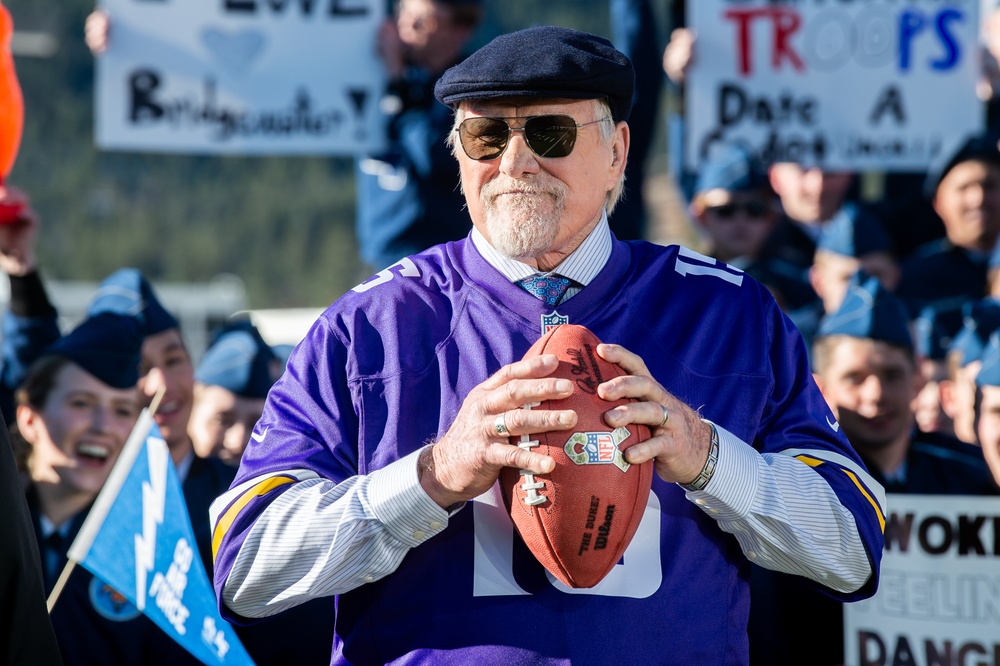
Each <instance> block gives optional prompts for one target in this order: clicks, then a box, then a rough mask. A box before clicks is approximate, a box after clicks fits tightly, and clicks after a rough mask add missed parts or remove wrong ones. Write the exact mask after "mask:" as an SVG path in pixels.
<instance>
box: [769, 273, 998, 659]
mask: <svg viewBox="0 0 1000 666" xmlns="http://www.w3.org/2000/svg"><path fill="white" fill-rule="evenodd" d="M813 367H814V370H815V373H816V378H817V382H818V383H819V385H820V388H821V390H822V391H823V395H824V396H825V397H826V399H827V401H828V402H829V403H830V406H831V407H832V408H833V409H834V411H835V412H836V414H837V419H838V423H839V425H840V427H841V428H842V429H843V431H844V434H846V435H847V438H848V439H849V440H850V442H851V444H853V445H854V448H855V450H856V451H857V452H858V454H859V455H860V456H861V458H862V459H863V460H864V461H865V463H866V465H867V467H868V470H869V472H870V473H871V475H872V476H873V477H875V478H876V479H878V480H879V482H880V483H882V484H883V485H884V487H885V488H886V491H887V492H890V493H894V492H895V493H919V494H940V495H991V494H995V493H996V489H995V486H994V484H993V480H992V478H991V476H990V473H989V470H988V469H987V467H986V463H985V462H984V461H983V457H982V454H981V452H980V451H979V449H977V448H976V447H974V446H971V445H969V444H965V443H963V442H960V441H958V440H957V439H955V438H953V437H948V436H947V435H942V434H940V433H923V432H920V431H919V430H917V428H916V425H915V421H914V416H913V411H912V410H911V408H910V405H911V402H912V400H913V398H914V397H915V396H916V394H917V391H918V389H919V388H920V385H921V383H922V379H921V377H920V375H919V373H918V372H917V367H916V358H915V355H914V345H913V339H912V337H911V335H910V330H909V319H908V316H907V311H906V308H905V306H904V304H903V303H902V301H901V300H900V299H898V298H896V297H895V296H893V295H892V294H891V293H890V292H888V291H887V290H886V289H885V288H884V287H882V285H881V284H879V282H878V280H877V279H875V278H869V279H867V280H866V281H864V282H862V283H860V284H853V285H851V287H850V289H849V290H848V293H847V295H846V297H845V298H844V302H843V304H842V306H841V307H840V309H839V310H838V311H837V312H835V313H833V314H831V315H828V316H827V317H825V318H824V319H823V321H822V322H821V324H820V329H819V332H818V335H817V338H816V341H815V343H814V345H813ZM890 501H891V499H890ZM752 594H753V595H754V596H753V598H754V606H752V607H751V608H752V613H753V616H754V619H755V620H756V621H757V622H758V633H756V634H755V637H759V638H760V641H761V642H763V641H764V640H766V637H767V636H768V630H770V631H771V632H775V633H774V634H773V636H780V638H778V640H774V641H772V643H771V644H770V645H766V646H765V647H767V648H770V649H772V650H773V652H772V653H770V654H768V656H767V658H766V659H762V661H761V663H768V664H806V663H807V664H811V665H817V666H821V665H823V664H830V665H833V664H842V663H843V614H842V608H841V604H840V603H839V602H837V601H835V600H833V599H831V598H830V597H828V596H825V595H820V594H817V593H816V592H815V591H813V590H807V589H806V588H805V587H804V586H802V585H801V584H800V583H799V581H797V580H795V579H793V578H791V577H788V576H782V575H779V574H772V573H771V572H767V571H763V570H757V569H755V570H754V586H753V592H752ZM765 599H766V600H767V601H766V602H765V601H764V600H765ZM758 602H760V603H758ZM761 625H762V626H761Z"/></svg>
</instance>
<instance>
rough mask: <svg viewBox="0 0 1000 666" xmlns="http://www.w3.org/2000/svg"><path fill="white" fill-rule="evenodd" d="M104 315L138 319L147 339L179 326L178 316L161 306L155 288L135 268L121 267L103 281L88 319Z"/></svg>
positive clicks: (90, 306) (91, 305)
mask: <svg viewBox="0 0 1000 666" xmlns="http://www.w3.org/2000/svg"><path fill="white" fill-rule="evenodd" d="M101 312H111V313H114V314H119V315H124V316H127V317H133V318H135V319H136V321H138V322H139V326H140V330H141V332H142V335H144V336H146V335H156V334H157V333H162V332H163V331H166V330H167V329H170V328H179V327H180V325H179V324H178V323H177V319H176V317H174V316H173V315H172V314H170V313H169V312H167V310H166V308H164V307H163V305H161V304H160V301H159V299H157V298H156V294H155V293H154V292H153V287H152V285H150V284H149V281H148V280H147V279H146V278H145V276H143V274H142V273H140V272H139V270H138V269H136V268H122V269H120V270H117V271H115V272H114V273H112V274H111V275H109V276H108V277H106V278H104V280H103V281H102V282H101V284H100V286H98V288H97V293H96V294H94V297H93V298H92V299H91V301H90V305H88V306H87V316H93V315H96V314H100V313H101Z"/></svg>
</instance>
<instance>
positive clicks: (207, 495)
mask: <svg viewBox="0 0 1000 666" xmlns="http://www.w3.org/2000/svg"><path fill="white" fill-rule="evenodd" d="M88 312H89V313H91V314H92V315H94V314H97V313H102V312H111V313H116V314H121V315H128V316H131V317H134V318H135V320H136V322H137V323H138V325H139V327H140V330H141V331H142V332H143V333H144V334H145V338H144V339H143V342H142V359H141V364H140V377H139V388H140V390H141V391H142V392H143V394H144V395H145V397H146V399H147V400H151V399H152V397H153V396H154V395H155V394H156V392H157V391H158V390H159V389H160V387H164V388H165V389H166V392H165V393H164V396H163V399H162V400H161V401H160V408H159V409H158V410H157V413H156V414H155V416H154V418H155V419H156V423H157V425H158V426H159V428H160V433H161V434H162V435H163V438H164V440H165V441H166V443H167V446H168V448H169V449H170V456H171V458H172V459H173V461H174V465H175V466H176V467H177V473H178V477H179V478H180V479H181V483H182V484H183V485H182V488H183V492H184V500H185V502H186V504H187V510H188V515H189V516H190V517H191V525H192V527H193V528H194V534H195V540H196V542H197V545H198V552H199V554H200V555H201V559H202V562H203V563H204V565H205V571H206V572H208V574H209V578H211V576H212V540H211V530H210V524H209V521H208V510H209V507H210V506H211V503H212V502H213V501H214V500H215V498H216V497H218V496H219V495H220V494H222V493H223V492H225V491H226V489H227V488H228V487H229V484H230V482H231V481H232V479H233V477H234V475H235V473H236V469H235V467H233V466H231V465H227V464H226V463H224V462H223V461H221V460H220V459H219V458H217V457H201V456H198V455H196V453H195V449H194V444H193V442H192V438H191V435H190V433H189V425H190V419H191V415H192V409H193V407H194V400H195V398H194V386H195V371H194V365H193V363H192V362H191V356H190V354H189V353H188V350H187V345H186V343H185V342H184V338H183V336H182V335H181V330H180V326H179V324H178V322H177V319H176V318H175V317H174V316H173V315H172V314H170V312H168V311H167V310H166V308H164V307H163V305H162V304H161V303H160V301H159V299H158V298H157V297H156V294H155V293H154V291H153V288H152V285H150V283H149V282H148V281H147V280H146V278H145V277H144V276H143V275H142V273H140V272H139V271H138V270H136V269H134V268H123V269H121V270H119V271H116V272H115V273H113V274H111V275H110V276H108V277H107V278H106V279H105V280H104V281H103V282H102V283H101V285H100V287H99V288H98V290H97V293H96V294H95V295H94V298H93V299H92V301H91V303H90V305H89V307H88ZM210 358H211V357H210ZM241 359H242V360H245V357H241ZM231 360H232V359H231ZM251 360H252V359H251ZM235 371H236V372H237V373H239V371H240V369H239V368H236V369H235ZM244 371H246V369H245V368H244ZM333 617H334V609H333V603H332V601H331V600H318V601H316V602H315V603H313V604H310V605H309V606H307V607H303V609H301V610H299V611H298V612H297V613H295V614H292V615H290V616H288V617H285V618H280V619H278V620H276V621H271V622H267V623H265V624H263V625H261V626H259V627H254V628H253V630H251V631H242V632H239V636H240V640H241V641H243V644H244V646H245V647H246V648H247V651H248V652H249V653H250V656H251V657H253V658H254V660H255V661H256V662H257V663H258V664H261V665H263V664H283V663H309V662H310V661H312V660H314V659H317V658H322V659H324V660H325V659H326V658H327V657H328V656H329V650H330V644H331V641H332V635H333V630H332V624H333Z"/></svg>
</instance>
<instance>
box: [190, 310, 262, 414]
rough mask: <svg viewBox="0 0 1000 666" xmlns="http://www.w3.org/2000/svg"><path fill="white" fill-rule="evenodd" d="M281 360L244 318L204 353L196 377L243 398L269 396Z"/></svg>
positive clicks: (225, 331)
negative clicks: (243, 321) (243, 320)
mask: <svg viewBox="0 0 1000 666" xmlns="http://www.w3.org/2000/svg"><path fill="white" fill-rule="evenodd" d="M278 364H279V361H278V358H277V356H275V354H274V351H273V350H272V349H271V347H270V346H269V345H268V344H267V343H266V342H264V339H263V338H262V337H261V336H260V332H259V331H258V330H257V328H256V327H255V326H254V325H253V324H250V323H249V322H246V323H242V322H241V323H239V324H235V325H230V326H229V327H227V328H225V329H223V330H222V332H221V333H220V334H219V336H218V337H217V338H216V339H215V342H213V343H212V345H211V346H210V347H209V348H208V351H206V352H205V355H204V356H203V357H202V359H201V362H200V363H199V364H198V368H197V370H195V374H194V378H195V380H196V381H199V382H201V383H202V384H208V385H211V386H221V387H222V388H224V389H226V390H229V391H232V392H233V393H235V394H236V395H239V396H242V397H244V398H266V397H267V392H268V391H269V390H271V386H273V385H274V381H275V380H276V379H277V369H278V368H277V366H278Z"/></svg>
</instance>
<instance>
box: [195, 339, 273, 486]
mask: <svg viewBox="0 0 1000 666" xmlns="http://www.w3.org/2000/svg"><path fill="white" fill-rule="evenodd" d="M282 370H284V362H283V361H281V360H280V359H279V358H278V357H277V356H276V355H275V353H274V351H273V349H272V348H271V346H270V345H268V344H267V343H266V342H264V339H263V338H262V337H261V335H260V332H259V331H258V330H257V327H256V326H254V325H253V324H252V323H250V321H249V320H247V321H235V322H230V323H227V324H226V325H225V326H224V327H223V328H222V330H221V331H219V333H218V334H217V335H216V337H215V340H214V341H213V342H212V344H211V346H210V347H209V348H208V350H207V351H206V352H205V355H204V356H202V358H201V361H200V362H199V363H198V368H197V369H196V370H195V373H194V379H195V387H194V408H193V409H192V410H191V421H190V423H189V424H188V432H189V433H190V435H191V441H192V443H193V444H194V451H195V453H196V454H198V456H200V457H202V458H218V459H219V460H221V461H223V462H225V463H227V464H229V465H232V466H234V467H235V466H237V465H239V464H240V458H241V457H242V456H243V449H245V448H246V445H247V442H248V441H249V440H250V433H251V431H252V430H253V426H254V424H255V423H257V419H259V418H260V414H261V412H262V411H264V398H266V397H267V392H268V391H269V390H271V386H273V385H274V381H275V380H276V379H277V378H278V376H279V375H280V374H281V371H282Z"/></svg>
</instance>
